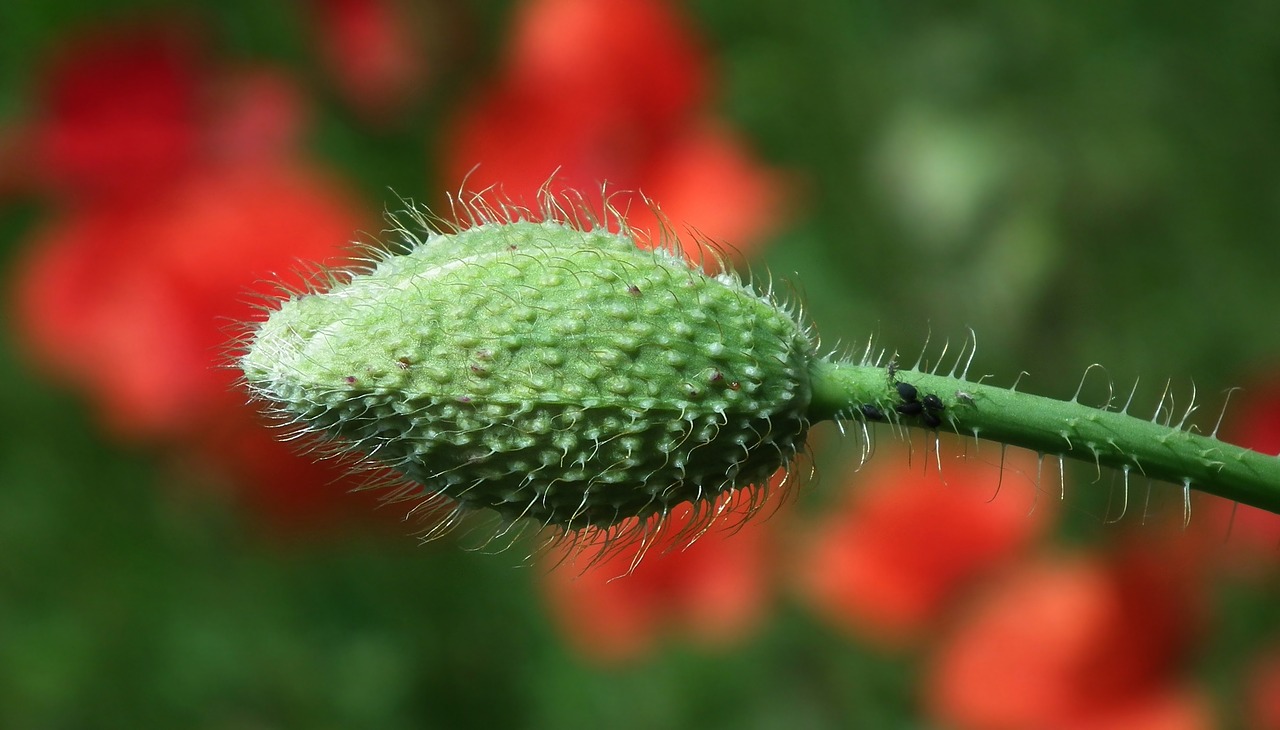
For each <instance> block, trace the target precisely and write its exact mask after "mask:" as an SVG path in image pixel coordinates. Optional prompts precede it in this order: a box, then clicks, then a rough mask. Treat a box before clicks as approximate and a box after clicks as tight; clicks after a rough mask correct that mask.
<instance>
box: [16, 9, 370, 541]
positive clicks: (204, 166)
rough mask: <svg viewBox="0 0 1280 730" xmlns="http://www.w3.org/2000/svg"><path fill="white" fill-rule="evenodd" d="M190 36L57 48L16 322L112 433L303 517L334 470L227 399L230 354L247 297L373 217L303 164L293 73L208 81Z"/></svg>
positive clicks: (105, 37) (154, 33) (166, 33)
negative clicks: (293, 450)
mask: <svg viewBox="0 0 1280 730" xmlns="http://www.w3.org/2000/svg"><path fill="white" fill-rule="evenodd" d="M186 37H187V36H186V35H185V34H183V33H181V32H178V31H174V30H173V29H172V28H168V27H152V26H145V27H142V28H138V29H134V30H129V31H120V30H112V31H108V32H105V33H103V34H101V35H95V36H93V37H90V38H86V39H81V40H80V41H79V42H77V43H73V44H71V45H70V46H68V47H67V48H66V49H65V50H64V53H63V55H62V56H61V58H60V60H59V61H58V62H57V64H56V66H55V71H54V73H52V74H51V75H50V84H51V85H52V87H51V88H49V89H46V90H45V93H44V94H43V97H44V98H45V99H46V108H44V109H42V110H41V111H39V112H38V113H37V114H36V115H34V117H33V119H32V120H31V121H30V122H29V127H30V129H29V130H28V134H31V135H32V136H33V138H34V139H36V140H38V144H35V145H33V147H32V150H31V152H30V153H29V154H30V155H31V156H32V157H33V158H35V159H37V160H38V161H39V165H37V167H39V168H44V169H47V170H49V173H50V177H49V179H48V181H47V182H48V183H49V184H50V186H49V187H48V188H47V189H48V191H49V192H52V193H53V194H54V195H53V196H52V197H53V203H54V205H52V206H50V214H49V217H48V219H47V220H46V221H45V222H43V223H42V224H40V225H38V226H37V227H36V228H35V229H34V230H33V231H31V232H30V233H29V234H28V239H27V242H26V246H27V250H26V252H25V254H24V255H23V256H22V257H21V258H20V260H19V262H18V265H17V267H16V270H15V275H16V279H15V281H14V286H13V287H12V296H13V299H12V301H11V305H12V308H13V311H12V315H13V318H14V320H15V325H16V329H17V330H18V332H19V334H20V337H21V340H22V343H23V344H24V345H25V347H26V349H27V351H28V354H29V355H30V357H31V359H32V361H33V363H34V364H35V365H36V367H37V368H38V370H39V372H40V373H41V374H44V375H46V376H48V377H51V378H54V379H60V380H62V381H63V382H66V383H69V384H70V385H72V386H73V387H75V388H77V389H78V390H80V391H81V392H82V393H84V394H85V395H86V396H87V397H88V398H89V399H90V400H91V402H92V403H93V404H94V406H95V408H96V410H97V411H98V413H99V414H100V415H101V417H102V420H103V421H104V422H105V423H106V424H107V426H108V428H109V430H111V431H112V432H113V433H114V434H116V435H117V436H120V437H123V438H127V439H131V440H138V441H152V442H154V441H160V442H164V443H166V444H168V445H171V446H175V447H177V449H178V451H179V452H181V453H183V454H191V453H196V454H202V455H205V456H206V458H207V460H208V462H209V463H210V464H211V465H217V466H219V467H221V470H222V471H223V472H225V473H226V475H228V476H231V477H233V478H236V479H238V480H240V482H241V483H242V484H245V485H246V486H252V487H253V488H254V491H253V496H254V499H255V500H257V501H258V502H259V503H260V504H262V505H264V506H266V508H267V509H268V510H269V511H270V510H274V509H276V507H279V508H280V510H279V511H282V512H283V511H292V512H296V513H299V514H300V515H302V513H311V512H313V511H315V509H319V507H320V506H321V505H326V504H332V503H333V501H334V500H332V499H331V498H330V497H328V496H321V495H322V493H326V492H327V493H329V494H333V493H335V492H334V490H333V489H325V488H323V485H324V484H325V483H331V482H334V481H335V479H336V475H337V474H338V472H337V471H336V470H335V468H334V467H333V466H331V465H329V464H324V465H320V466H314V465H312V464H311V463H310V462H311V460H310V459H303V458H297V457H288V456H287V450H288V447H286V446H281V445H279V444H277V443H275V440H274V437H275V434H274V433H273V432H272V431H271V430H269V429H266V428H263V426H262V424H261V422H260V420H259V419H258V418H257V417H256V414H255V411H254V409H253V407H251V406H249V405H246V403H245V400H246V395H245V394H244V393H243V391H241V390H239V389H237V388H235V387H234V383H235V380H236V374H235V372H234V370H233V369H232V368H230V367H228V366H229V365H230V364H231V363H230V362H229V354H228V349H229V345H228V340H229V338H231V337H232V333H233V331H234V330H235V329H236V327H237V326H240V325H237V323H243V322H246V321H249V320H252V319H254V318H256V316H257V315H258V314H259V312H257V311H256V309H255V307H256V306H258V305H260V304H262V302H260V301H259V302H256V303H255V302H253V301H252V299H253V298H254V296H255V294H268V293H270V294H276V295H278V294H279V289H278V286H277V285H275V284H267V283H266V282H268V281H280V282H284V283H285V284H290V283H291V284H292V285H294V286H300V285H301V282H302V278H303V277H302V276H300V275H296V272H295V270H296V269H297V268H299V267H300V266H301V265H303V262H309V261H326V260H328V261H334V260H335V259H338V258H340V257H342V256H344V255H345V252H346V250H347V248H348V241H349V240H350V237H351V235H352V232H353V231H356V230H359V229H361V228H362V227H363V226H364V224H365V222H366V221H367V220H368V218H367V217H366V216H365V215H364V212H363V210H362V209H361V206H360V205H359V203H358V201H356V200H355V199H354V197H353V196H352V195H351V193H350V191H348V190H347V189H346V187H345V186H344V185H342V184H340V183H339V182H337V181H336V180H334V179H332V178H330V177H329V176H327V175H326V174H324V173H321V172H320V171H319V170H317V169H316V168H315V167H314V166H312V165H309V164H306V163H304V162H301V161H299V159H298V155H297V152H296V149H295V147H294V140H295V138H296V136H297V135H298V133H299V131H300V129H301V127H302V125H303V123H304V118H305V114H304V108H303V107H304V105H303V103H302V99H301V96H300V94H298V93H297V91H296V87H295V86H294V85H293V83H292V82H291V81H290V79H289V78H288V77H287V76H285V75H284V74H282V73H280V72H277V71H274V70H271V69H264V68H242V69H237V70H235V71H234V72H224V73H218V74H215V73H212V72H211V71H210V70H209V69H207V68H205V65H204V64H203V63H202V62H201V61H200V59H199V58H197V57H196V54H195V52H194V51H193V50H192V48H193V46H192V45H190V44H187V43H183V42H180V40H181V39H184V38H186ZM90 81H92V83H90ZM117 86H119V87H120V88H119V89H117V88H116V87H117ZM135 143H137V144H135ZM148 145H151V146H148ZM289 465H292V466H289ZM308 499H310V500H311V501H310V502H308ZM313 508H314V509H313ZM302 516H305V515H302Z"/></svg>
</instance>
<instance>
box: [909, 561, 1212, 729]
mask: <svg viewBox="0 0 1280 730" xmlns="http://www.w3.org/2000/svg"><path fill="white" fill-rule="evenodd" d="M1196 586H1197V584H1196V583H1195V582H1194V578H1191V579H1188V576H1187V575H1184V574H1182V573H1180V572H1178V571H1169V570H1167V569H1166V567H1165V566H1164V564H1163V562H1162V558H1161V556H1160V554H1158V553H1157V552H1156V551H1154V550H1150V551H1148V552H1144V553H1137V552H1134V553H1130V554H1125V555H1121V556H1119V557H1118V558H1116V559H1114V560H1112V561H1111V562H1110V563H1108V562H1104V561H1102V560H1101V559H1099V558H1096V557H1078V558H1071V559H1067V558H1061V559H1044V560H1041V561H1038V562H1034V563H1029V564H1027V565H1024V566H1022V567H1020V568H1019V569H1018V570H1016V571H1014V572H1012V573H1010V574H1008V575H1006V576H1005V578H1004V580H1003V581H1001V582H1000V583H999V584H998V585H995V586H993V587H992V590H991V591H990V592H989V593H987V594H986V595H984V596H982V597H981V598H980V600H979V601H978V602H977V603H976V604H975V605H973V606H972V607H971V608H972V610H971V611H969V613H968V614H967V615H966V616H964V617H963V618H962V620H961V621H960V623H959V624H958V625H957V626H955V627H954V628H955V630H954V632H953V633H952V635H951V636H950V637H949V638H948V639H946V640H945V641H944V642H943V644H942V645H941V647H940V648H939V649H938V651H937V654H936V656H935V658H934V666H933V670H932V676H931V677H930V680H929V682H928V693H927V698H928V701H929V703H930V705H931V710H932V712H933V713H934V714H935V715H936V716H937V717H938V718H939V719H941V720H942V721H943V722H944V723H946V724H947V725H948V726H949V727H957V728H972V729H974V730H978V729H981V730H1001V729H1003V728H1009V729H1010V730H1015V729H1016V730H1021V729H1024V728H1044V729H1045V730H1055V729H1058V728H1061V729H1067V728H1070V729H1073V730H1075V729H1085V728H1088V729H1091V730H1092V729H1098V728H1115V729H1116V730H1119V729H1120V728H1126V729H1128V730H1143V729H1147V728H1149V729H1151V730H1157V729H1158V730H1181V729H1183V728H1185V729H1186V730H1195V729H1198V728H1212V727H1214V726H1215V723H1214V721H1213V718H1212V716H1211V714H1210V710H1209V707H1208V702H1207V700H1206V698H1205V697H1204V696H1203V694H1202V693H1201V692H1200V691H1199V690H1196V689H1194V688H1191V687H1189V685H1187V683H1186V682H1185V681H1184V680H1183V678H1182V677H1181V670H1182V667H1181V660H1182V657H1183V655H1184V654H1185V652H1186V650H1187V648H1188V647H1189V645H1190V643H1191V641H1192V636H1193V634H1194V633H1195V628H1196V624H1197V620H1196V616H1197V613H1198V606H1197V603H1196V601H1197V598H1198V596H1197V595H1196V593H1195V592H1196V590H1197V587H1196Z"/></svg>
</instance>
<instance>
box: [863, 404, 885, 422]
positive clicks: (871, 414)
mask: <svg viewBox="0 0 1280 730" xmlns="http://www.w3.org/2000/svg"><path fill="white" fill-rule="evenodd" d="M858 410H859V411H861V412H862V417H863V418H865V419H866V420H868V421H883V420H885V419H884V411H882V410H880V409H879V408H878V407H876V406H875V405H874V404H872V403H863V404H862V405H860V406H858Z"/></svg>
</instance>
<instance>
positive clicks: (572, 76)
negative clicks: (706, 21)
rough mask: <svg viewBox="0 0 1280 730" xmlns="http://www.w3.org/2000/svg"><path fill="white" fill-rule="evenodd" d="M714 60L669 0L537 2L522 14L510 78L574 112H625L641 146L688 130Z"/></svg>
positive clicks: (512, 44)
mask: <svg viewBox="0 0 1280 730" xmlns="http://www.w3.org/2000/svg"><path fill="white" fill-rule="evenodd" d="M708 65H709V58H708V56H707V53H706V52H705V51H704V49H703V48H702V47H701V43H700V41H699V39H698V38H697V37H696V36H695V35H694V33H693V32H692V31H691V29H690V28H689V27H687V25H686V23H685V22H684V19H683V18H682V17H681V15H680V14H679V12H678V11H677V10H676V9H675V7H674V6H673V5H672V4H671V3H669V2H666V1H665V0H531V1H530V2H526V3H525V4H524V5H523V6H522V7H521V8H520V10H519V11H518V14H517V16H516V21H515V31H514V33H513V36H512V38H511V41H510V54H509V56H508V58H507V61H506V69H507V79H508V81H509V83H510V84H512V85H513V86H515V87H516V88H522V89H527V90H530V91H532V92H534V93H536V94H538V95H539V96H541V97H542V98H544V99H546V100H548V101H552V102H554V103H559V104H565V105H567V106H569V107H571V108H575V109H583V108H586V107H588V106H596V107H603V108H606V109H619V110H623V111H625V116H626V118H628V119H631V120H634V125H635V126H634V129H635V131H636V133H637V134H638V135H640V139H639V140H638V142H639V144H640V145H642V146H649V145H651V144H652V143H653V141H654V139H657V138H661V137H663V136H666V135H667V134H669V133H670V132H671V131H672V130H673V129H676V128H679V127H681V126H683V125H684V124H685V122H686V121H687V118H688V115H689V114H690V113H691V112H692V111H694V110H695V109H696V108H697V107H698V106H699V105H700V104H701V103H702V101H703V99H704V96H705V94H706V88H707V76H708V73H707V71H708Z"/></svg>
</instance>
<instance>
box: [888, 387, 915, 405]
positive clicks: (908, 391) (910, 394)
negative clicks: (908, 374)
mask: <svg viewBox="0 0 1280 730" xmlns="http://www.w3.org/2000/svg"><path fill="white" fill-rule="evenodd" d="M894 387H895V388H896V389H897V390H898V397H899V398H901V399H902V402H903V403H915V402H916V398H917V397H918V396H919V391H917V390H916V386H914V385H912V384H911V383H896V384H895V385H894Z"/></svg>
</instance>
